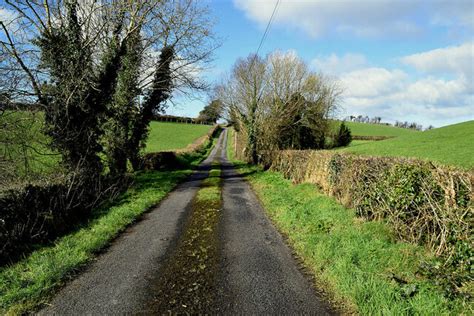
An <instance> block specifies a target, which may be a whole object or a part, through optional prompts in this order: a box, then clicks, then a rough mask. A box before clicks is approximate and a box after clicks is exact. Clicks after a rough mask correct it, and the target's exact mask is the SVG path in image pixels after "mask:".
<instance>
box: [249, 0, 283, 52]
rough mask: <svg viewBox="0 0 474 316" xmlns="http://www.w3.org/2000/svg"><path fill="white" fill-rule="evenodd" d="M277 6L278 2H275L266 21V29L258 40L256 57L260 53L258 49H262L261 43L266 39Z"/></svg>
mask: <svg viewBox="0 0 474 316" xmlns="http://www.w3.org/2000/svg"><path fill="white" fill-rule="evenodd" d="M279 4H280V0H277V2H276V3H275V7H274V8H273V12H272V16H271V17H270V20H268V23H267V27H266V28H265V32H264V33H263V36H262V39H261V40H260V44H259V45H258V48H257V53H256V54H255V55H256V56H258V52H259V51H260V48H261V47H262V45H263V42H264V41H265V39H266V38H267V35H268V31H269V30H270V25H271V24H272V22H273V19H274V17H275V13H276V11H277V9H278V5H279Z"/></svg>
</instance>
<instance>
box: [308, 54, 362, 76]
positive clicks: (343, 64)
mask: <svg viewBox="0 0 474 316" xmlns="http://www.w3.org/2000/svg"><path fill="white" fill-rule="evenodd" d="M310 65H311V67H312V68H313V69H315V70H316V71H321V72H323V73H328V74H335V75H337V74H341V73H344V72H348V71H351V70H356V69H360V68H363V67H366V66H367V59H366V58H365V56H364V55H362V54H352V53H348V54H345V55H343V56H341V57H339V56H337V55H336V54H331V55H329V56H320V57H317V58H315V59H313V60H312V61H311V63H310Z"/></svg>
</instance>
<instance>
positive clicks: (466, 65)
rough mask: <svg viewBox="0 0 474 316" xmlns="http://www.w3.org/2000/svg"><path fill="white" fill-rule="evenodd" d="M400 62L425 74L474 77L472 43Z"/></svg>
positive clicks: (424, 53) (412, 56)
mask: <svg viewBox="0 0 474 316" xmlns="http://www.w3.org/2000/svg"><path fill="white" fill-rule="evenodd" d="M401 61H402V62H403V63H404V64H406V65H410V66H412V67H414V68H415V69H417V70H419V71H422V72H424V73H427V74H456V75H461V74H462V75H464V76H466V77H467V78H472V76H473V75H474V42H468V43H464V44H461V45H458V46H450V47H445V48H438V49H434V50H431V51H427V52H422V53H419V54H413V55H410V56H406V57H403V58H401Z"/></svg>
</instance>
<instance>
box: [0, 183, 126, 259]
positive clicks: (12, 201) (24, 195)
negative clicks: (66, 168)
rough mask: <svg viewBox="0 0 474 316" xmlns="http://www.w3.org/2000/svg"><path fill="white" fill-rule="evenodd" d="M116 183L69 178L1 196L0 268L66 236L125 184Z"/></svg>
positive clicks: (30, 186) (32, 185)
mask: <svg viewBox="0 0 474 316" xmlns="http://www.w3.org/2000/svg"><path fill="white" fill-rule="evenodd" d="M116 180H117V179H115V181H114V179H104V178H101V179H84V178H80V179H78V178H75V177H70V178H65V179H58V180H55V181H54V182H48V183H39V184H29V185H27V186H24V187H22V188H17V189H10V190H7V191H4V192H2V193H1V196H0V210H1V212H0V245H1V247H0V265H3V264H5V263H8V262H14V261H16V260H17V259H18V258H19V257H20V255H22V254H25V253H27V252H29V251H30V250H32V248H33V246H34V245H35V244H40V243H45V242H49V241H52V240H53V239H54V238H56V237H58V236H62V235H64V234H65V233H67V232H69V231H70V230H71V229H72V228H73V227H74V226H75V225H77V223H78V222H80V221H81V220H83V219H86V218H87V217H88V216H89V215H90V212H91V210H92V208H93V207H95V206H97V205H98V204H100V203H101V202H103V201H105V200H107V199H109V198H112V197H114V196H115V195H116V194H117V193H118V192H121V191H122V190H123V189H124V188H125V187H126V186H127V185H128V183H129V181H116ZM118 183H120V184H118Z"/></svg>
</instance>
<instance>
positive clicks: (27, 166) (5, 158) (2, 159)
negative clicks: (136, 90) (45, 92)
mask: <svg viewBox="0 0 474 316" xmlns="http://www.w3.org/2000/svg"><path fill="white" fill-rule="evenodd" d="M0 124H1V125H2V128H1V129H0V167H1V169H0V170H2V174H1V175H0V186H1V185H2V183H3V185H8V184H9V183H11V182H12V181H13V180H15V179H19V178H38V177H43V176H49V175H51V174H57V173H60V172H61V168H60V166H59V164H60V161H61V156H60V155H59V154H58V153H55V152H54V151H52V150H51V149H50V148H49V147H48V143H49V141H50V140H49V138H48V136H46V135H45V134H44V132H43V125H44V114H43V112H41V111H38V112H30V111H7V112H5V113H3V114H2V116H0ZM211 128H212V126H211V125H194V124H183V123H167V122H151V125H150V134H149V137H148V142H147V146H146V148H145V152H158V151H174V150H177V149H183V148H185V147H186V146H188V145H189V144H192V143H193V142H194V141H196V140H197V139H198V138H200V137H202V136H204V135H206V134H207V132H208V131H209V130H210V129H211Z"/></svg>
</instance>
